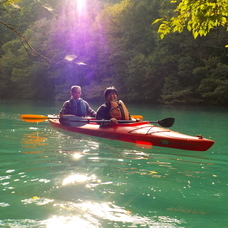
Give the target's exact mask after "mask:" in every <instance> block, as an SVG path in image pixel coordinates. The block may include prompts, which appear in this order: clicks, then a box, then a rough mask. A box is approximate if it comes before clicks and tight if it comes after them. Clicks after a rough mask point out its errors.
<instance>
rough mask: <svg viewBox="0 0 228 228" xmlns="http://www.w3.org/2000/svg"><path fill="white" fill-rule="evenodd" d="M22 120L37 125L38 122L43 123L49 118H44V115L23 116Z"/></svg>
mask: <svg viewBox="0 0 228 228" xmlns="http://www.w3.org/2000/svg"><path fill="white" fill-rule="evenodd" d="M21 119H22V120H23V121H25V122H30V123H37V122H42V121H45V120H47V119H48V117H47V116H42V115H32V114H24V115H21Z"/></svg>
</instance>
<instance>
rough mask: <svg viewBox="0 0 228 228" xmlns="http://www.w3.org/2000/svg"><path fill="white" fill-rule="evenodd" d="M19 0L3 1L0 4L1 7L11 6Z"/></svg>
mask: <svg viewBox="0 0 228 228" xmlns="http://www.w3.org/2000/svg"><path fill="white" fill-rule="evenodd" d="M20 1H21V0H4V1H3V2H2V3H1V4H2V5H3V6H13V5H14V4H15V3H18V2H20Z"/></svg>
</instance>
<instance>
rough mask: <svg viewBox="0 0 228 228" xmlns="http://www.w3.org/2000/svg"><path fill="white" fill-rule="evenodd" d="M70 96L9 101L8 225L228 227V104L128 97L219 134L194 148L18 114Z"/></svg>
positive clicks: (4, 173) (140, 110) (4, 186)
mask: <svg viewBox="0 0 228 228" xmlns="http://www.w3.org/2000/svg"><path fill="white" fill-rule="evenodd" d="M61 105H62V102H56V103H44V102H43V103H42V102H16V101H14V102H13V101H0V140H1V143H0V159H1V166H0V193H1V194H0V227H12V228H15V227H37V228H38V227H45V228H46V227H47V228H52V227H53V228H56V227H57V228H58V227H61V228H62V227H67V228H68V227H80V228H81V227H82V228H84V227H89V228H91V227H92V228H93V227H102V228H106V227H108V228H109V227H148V228H149V227H150V228H152V227H153V228H155V227H156V228H157V227H168V228H173V227H186V228H188V227H191V228H198V227H213V228H214V227H217V228H220V227H227V223H228V211H227V210H228V191H227V185H228V180H227V165H228V155H227V154H228V146H227V143H226V142H227V127H228V123H227V113H228V108H225V107H220V108H214V107H192V106H191V107H183V106H179V107H174V106H151V105H142V104H141V105H129V109H130V110H131V113H132V114H135V115H136V114H139V115H143V116H144V119H146V120H158V119H163V118H166V117H175V118H176V122H175V124H174V126H173V127H172V129H173V130H175V131H179V132H182V133H186V134H190V135H196V134H202V135H203V136H204V137H206V138H210V139H213V140H215V142H216V143H215V144H214V146H213V147H212V148H210V149H209V150H208V151H206V152H194V151H184V150H176V149H169V148H162V147H153V148H151V149H145V148H141V147H137V146H135V145H134V144H130V143H125V142H119V141H112V140H108V139H102V138H96V137H89V136H86V135H80V134H75V133H70V132H65V131H63V130H58V129H54V128H53V127H51V126H50V125H49V123H48V122H47V121H45V122H40V123H38V124H37V123H27V122H23V121H21V120H20V118H19V116H20V115H21V114H42V115H47V114H54V113H57V112H58V110H59V108H60V106H61ZM92 107H93V108H95V109H96V108H97V107H98V105H97V104H92Z"/></svg>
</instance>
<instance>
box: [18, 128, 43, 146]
mask: <svg viewBox="0 0 228 228" xmlns="http://www.w3.org/2000/svg"><path fill="white" fill-rule="evenodd" d="M40 134H41V133H40V132H38V131H35V132H32V133H28V134H24V135H23V138H22V141H21V144H22V147H24V148H37V147H38V146H45V145H47V143H46V142H45V141H46V140H47V137H44V136H40Z"/></svg>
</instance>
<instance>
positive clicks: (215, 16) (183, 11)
mask: <svg viewBox="0 0 228 228" xmlns="http://www.w3.org/2000/svg"><path fill="white" fill-rule="evenodd" d="M171 3H174V4H175V5H176V9H175V10H174V15H173V16H172V17H168V18H167V17H166V16H167V15H166V16H165V15H164V17H163V18H159V19H156V20H154V22H153V23H158V22H159V23H160V22H162V23H161V24H160V26H159V28H158V33H160V37H161V39H163V38H164V37H165V35H167V34H168V33H171V32H179V33H181V32H183V30H184V29H185V28H186V29H187V30H188V31H190V32H191V33H192V35H193V37H194V38H197V37H198V36H206V35H207V34H208V33H209V32H210V30H211V29H213V28H215V27H219V26H224V27H226V28H227V25H228V24H227V23H228V1H227V0H218V1H210V0H196V1H192V0H181V1H180V2H179V1H176V0H175V1H173V0H172V1H171Z"/></svg>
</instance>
